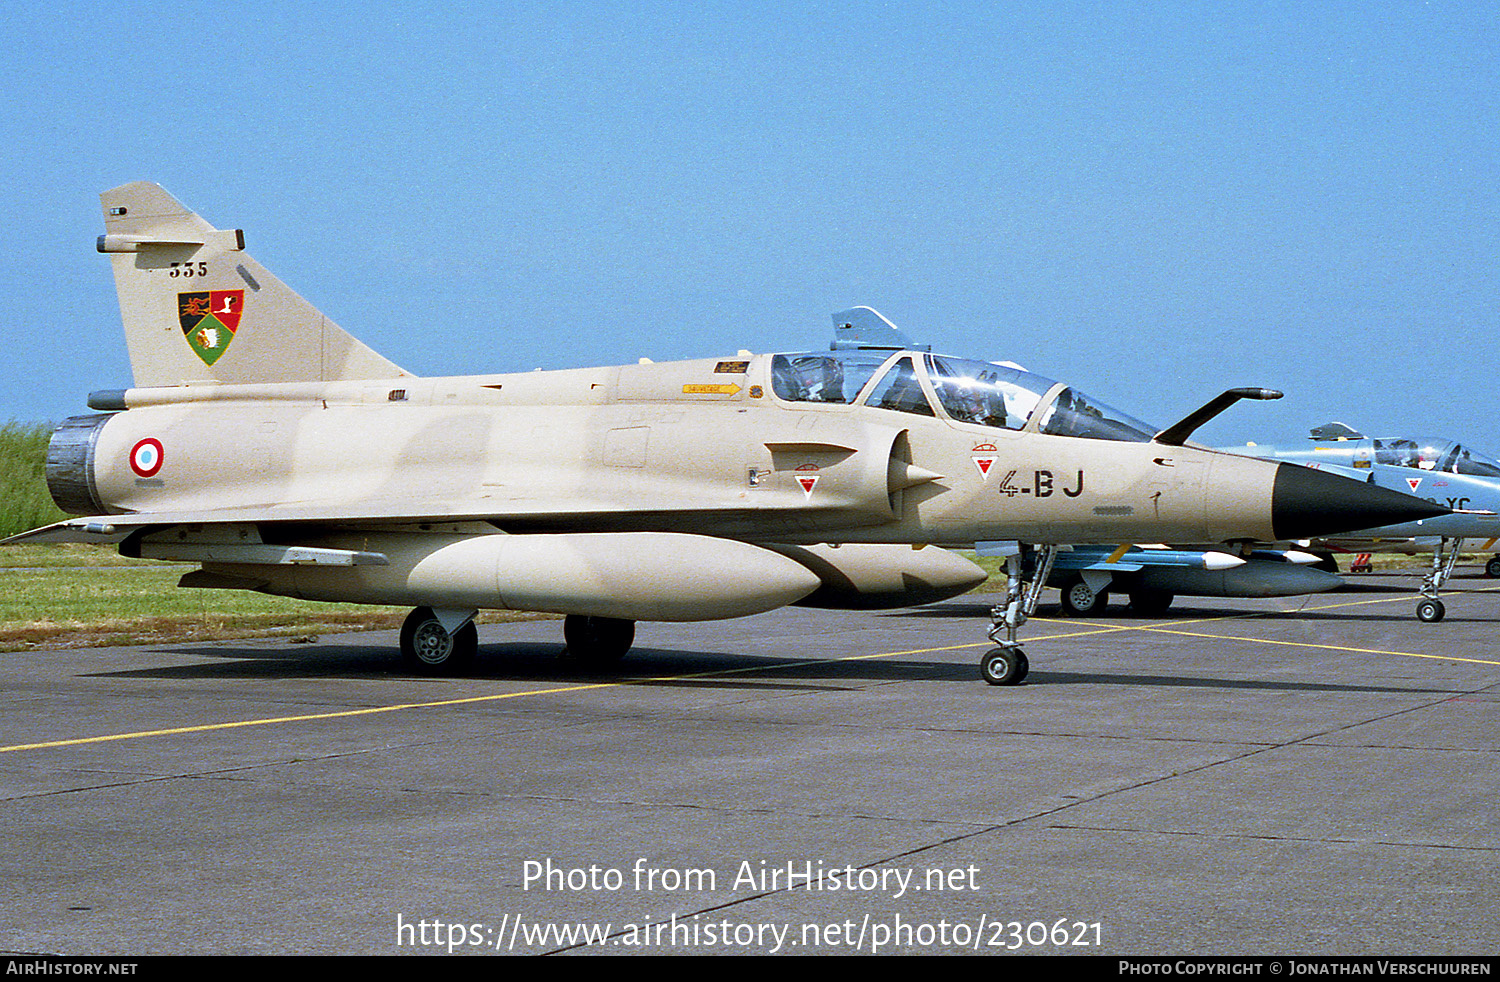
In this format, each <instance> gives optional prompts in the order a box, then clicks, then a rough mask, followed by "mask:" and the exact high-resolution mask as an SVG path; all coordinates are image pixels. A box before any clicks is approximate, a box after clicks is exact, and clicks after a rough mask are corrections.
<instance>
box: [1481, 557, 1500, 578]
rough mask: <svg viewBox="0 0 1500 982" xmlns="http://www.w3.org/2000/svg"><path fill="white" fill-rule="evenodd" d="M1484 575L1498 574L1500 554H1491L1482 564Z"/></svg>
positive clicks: (1499, 574)
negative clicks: (1488, 559)
mask: <svg viewBox="0 0 1500 982" xmlns="http://www.w3.org/2000/svg"><path fill="white" fill-rule="evenodd" d="M1484 575H1485V576H1500V556H1491V557H1490V561H1489V562H1487V563H1485V564H1484Z"/></svg>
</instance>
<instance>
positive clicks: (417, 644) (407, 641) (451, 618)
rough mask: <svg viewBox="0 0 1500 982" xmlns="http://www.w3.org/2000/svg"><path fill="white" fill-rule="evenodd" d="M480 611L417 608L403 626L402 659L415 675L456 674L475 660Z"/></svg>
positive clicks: (408, 616)
mask: <svg viewBox="0 0 1500 982" xmlns="http://www.w3.org/2000/svg"><path fill="white" fill-rule="evenodd" d="M477 613H478V611H475V610H469V611H461V610H433V609H432V608H431V607H418V608H417V609H416V610H414V611H412V612H411V613H410V614H408V615H407V617H406V623H404V624H402V625H401V659H402V661H404V662H406V664H407V665H408V666H409V667H410V668H412V669H415V670H416V671H419V672H425V673H428V674H433V675H446V674H448V673H450V672H456V671H458V670H459V669H460V668H462V667H464V666H466V665H468V664H469V663H470V662H472V661H473V660H474V654H475V652H477V651H478V650H479V632H478V631H477V630H475V628H474V615H475V614H477Z"/></svg>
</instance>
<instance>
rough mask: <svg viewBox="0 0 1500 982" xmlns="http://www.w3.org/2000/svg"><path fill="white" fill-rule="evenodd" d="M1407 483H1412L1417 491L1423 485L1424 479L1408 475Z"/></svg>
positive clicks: (1412, 487) (1412, 486)
mask: <svg viewBox="0 0 1500 982" xmlns="http://www.w3.org/2000/svg"><path fill="white" fill-rule="evenodd" d="M1406 483H1407V484H1410V485H1411V489H1412V490H1413V491H1415V490H1417V488H1419V487H1421V486H1422V479H1421V478H1420V477H1408V478H1407V479H1406Z"/></svg>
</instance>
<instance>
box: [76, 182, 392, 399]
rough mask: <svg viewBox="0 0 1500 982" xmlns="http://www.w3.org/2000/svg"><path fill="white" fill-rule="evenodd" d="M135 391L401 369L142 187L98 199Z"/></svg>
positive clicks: (216, 232) (240, 239)
mask: <svg viewBox="0 0 1500 982" xmlns="http://www.w3.org/2000/svg"><path fill="white" fill-rule="evenodd" d="M99 199H100V202H101V203H102V204H103V206H104V227H105V234H104V235H101V236H100V237H99V251H100V252H103V253H107V254H108V255H109V258H110V262H111V264H112V265H113V267H114V273H115V288H116V289H117V291H118V292H119V296H120V315H121V318H122V319H123V320H124V323H125V340H126V344H127V345H128V347H129V349H130V366H131V370H132V372H133V373H134V375H135V384H136V385H137V386H138V387H144V386H156V385H191V384H194V383H203V382H319V381H337V380H347V379H367V378H394V377H397V376H401V375H405V374H407V373H406V372H404V371H402V369H401V368H399V367H398V366H396V365H394V364H392V363H391V362H389V361H387V360H386V359H385V358H383V357H381V356H380V355H379V354H377V353H376V352H375V351H373V350H372V349H370V348H369V347H367V346H365V345H364V344H363V343H361V342H360V341H359V340H358V339H356V338H354V337H353V336H352V335H350V334H348V333H347V332H345V331H344V330H343V329H342V328H340V327H339V326H338V325H337V324H335V323H334V322H333V321H331V320H329V319H328V318H327V317H324V316H323V314H322V313H321V312H319V311H318V310H317V308H315V307H313V305H312V304H310V303H308V302H307V301H306V300H304V299H302V297H300V296H298V295H297V294H296V293H295V292H293V291H292V290H291V288H289V287H288V286H287V285H286V284H285V283H283V282H281V280H279V279H277V278H276V276H275V275H273V274H272V273H271V272H270V271H268V270H267V269H266V268H265V267H264V266H261V265H260V264H259V263H257V262H256V261H255V260H254V259H252V258H251V257H250V256H249V255H248V254H246V252H245V251H244V249H245V240H244V233H243V232H240V231H238V230H235V229H217V228H214V227H213V226H212V225H210V224H209V223H208V222H206V221H204V220H203V219H202V218H200V217H198V216H197V215H195V214H193V213H192V212H191V211H189V210H188V209H187V208H185V207H183V205H182V204H180V203H179V202H178V201H177V199H175V198H173V197H172V196H171V195H170V194H168V193H167V192H166V191H164V190H163V189H162V188H161V187H159V186H157V185H155V184H151V183H149V182H146V181H137V182H135V183H133V184H125V185H122V186H121V187H117V188H115V189H113V190H111V191H106V192H104V193H103V194H101V195H100V196H99Z"/></svg>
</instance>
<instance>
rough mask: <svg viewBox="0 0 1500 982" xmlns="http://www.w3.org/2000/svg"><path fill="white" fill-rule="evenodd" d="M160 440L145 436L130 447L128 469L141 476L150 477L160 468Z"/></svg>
mask: <svg viewBox="0 0 1500 982" xmlns="http://www.w3.org/2000/svg"><path fill="white" fill-rule="evenodd" d="M161 460H162V449H161V441H160V440H158V439H156V438H155V437H149V436H148V437H147V438H146V439H144V440H142V441H141V442H140V443H137V444H136V445H135V446H134V447H131V448H130V469H131V470H133V471H135V472H136V473H137V474H139V475H140V476H141V477H151V476H152V475H153V474H155V473H156V472H157V471H159V470H161Z"/></svg>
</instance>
